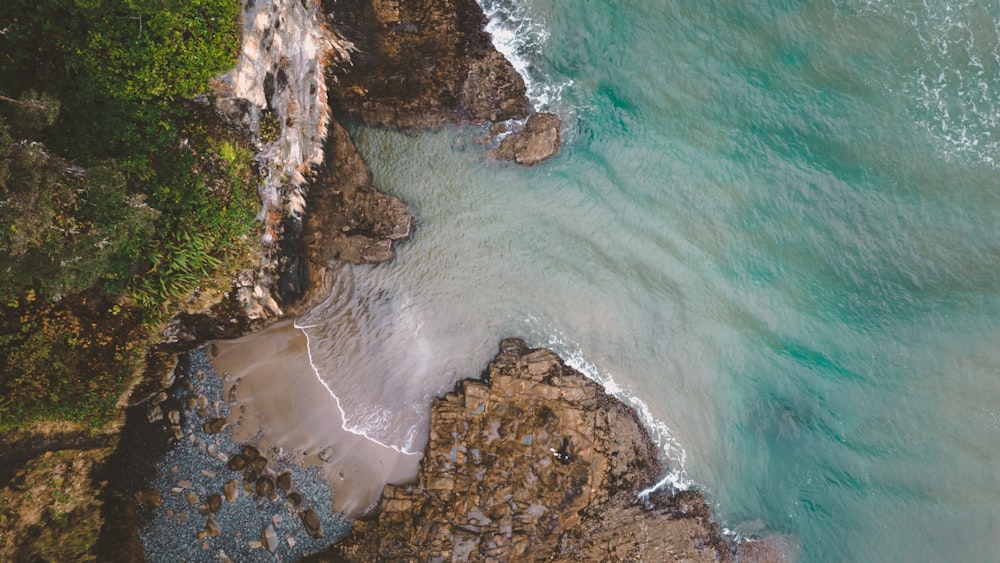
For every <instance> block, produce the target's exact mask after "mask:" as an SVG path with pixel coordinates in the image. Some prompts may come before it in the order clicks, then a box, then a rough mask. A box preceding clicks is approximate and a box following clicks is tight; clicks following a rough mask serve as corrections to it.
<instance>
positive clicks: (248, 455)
mask: <svg viewBox="0 0 1000 563" xmlns="http://www.w3.org/2000/svg"><path fill="white" fill-rule="evenodd" d="M240 455H242V456H243V457H244V458H245V459H257V458H258V457H260V450H258V449H257V448H255V447H253V446H251V445H249V444H248V445H246V446H243V449H242V450H241V451H240Z"/></svg>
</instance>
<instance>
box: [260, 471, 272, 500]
mask: <svg viewBox="0 0 1000 563" xmlns="http://www.w3.org/2000/svg"><path fill="white" fill-rule="evenodd" d="M273 492H274V481H273V480H272V479H271V478H270V477H268V476H267V475H265V476H263V477H261V478H259V479H257V494H258V495H260V496H262V497H269V496H271V493H273Z"/></svg>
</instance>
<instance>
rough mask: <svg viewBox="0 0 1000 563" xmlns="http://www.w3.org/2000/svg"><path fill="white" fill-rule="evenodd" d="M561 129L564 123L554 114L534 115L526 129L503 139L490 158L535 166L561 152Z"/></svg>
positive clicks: (526, 124)
mask: <svg viewBox="0 0 1000 563" xmlns="http://www.w3.org/2000/svg"><path fill="white" fill-rule="evenodd" d="M561 127H562V121H561V120H560V119H559V116H558V115H556V114H554V113H535V114H532V115H531V117H529V118H528V121H527V122H525V124H524V127H522V128H521V129H520V130H516V131H514V132H512V133H510V134H508V135H507V136H505V137H504V138H503V139H501V140H500V146H498V147H497V148H495V149H493V150H492V151H490V156H491V157H492V158H494V159H496V160H509V161H513V162H516V163H518V164H520V165H521V166H534V165H536V164H538V163H539V162H542V161H544V160H548V159H549V158H552V156H554V155H555V154H556V153H558V152H559V148H560V147H561V146H562V140H561V135H560V128H561Z"/></svg>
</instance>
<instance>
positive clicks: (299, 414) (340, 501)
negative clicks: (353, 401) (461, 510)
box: [212, 321, 422, 518]
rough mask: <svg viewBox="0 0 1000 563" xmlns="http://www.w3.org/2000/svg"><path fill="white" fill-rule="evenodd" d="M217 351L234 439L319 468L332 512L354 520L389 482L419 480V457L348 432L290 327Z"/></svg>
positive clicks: (304, 345)
mask: <svg viewBox="0 0 1000 563" xmlns="http://www.w3.org/2000/svg"><path fill="white" fill-rule="evenodd" d="M212 346H213V350H214V351H216V352H217V353H216V355H215V356H214V358H213V359H212V363H213V365H214V367H215V370H216V372H217V373H218V374H220V376H222V377H223V378H224V379H225V382H226V388H225V394H224V397H226V398H228V399H230V401H231V402H232V406H231V410H230V415H229V422H230V423H231V424H232V425H233V428H232V430H231V431H232V436H233V439H234V440H235V441H237V442H247V441H251V440H252V441H254V442H255V443H256V444H257V445H258V447H260V448H261V449H262V450H265V449H271V450H274V451H276V452H280V453H283V454H284V455H291V456H292V457H293V458H294V459H296V460H297V461H299V462H300V463H302V464H303V465H305V466H309V465H316V466H317V467H318V468H319V469H320V472H321V473H322V474H323V475H324V476H325V477H326V479H327V481H329V483H330V489H331V492H332V497H333V509H334V510H336V511H339V512H342V513H344V514H345V516H347V517H349V518H353V517H357V516H359V515H361V514H362V513H364V512H365V511H366V510H368V509H369V508H371V507H373V506H374V504H375V503H376V502H377V501H378V499H379V496H380V495H381V492H382V488H383V487H384V486H385V484H386V483H394V484H399V483H406V482H409V481H412V480H414V479H415V478H416V475H417V469H418V464H419V462H420V458H421V457H422V456H420V455H413V454H402V453H400V452H398V451H396V450H393V449H392V448H388V447H385V446H383V445H381V444H378V443H376V442H373V441H371V440H369V439H367V438H365V437H364V436H361V435H359V434H354V433H352V432H348V431H346V430H344V429H343V426H342V425H343V419H342V416H341V413H340V409H339V408H338V406H337V401H336V399H335V398H334V397H333V395H331V394H330V393H329V391H327V389H326V387H325V386H323V384H322V383H321V382H320V381H319V379H318V378H317V377H316V374H315V372H314V371H313V369H312V366H311V365H310V363H309V353H308V350H307V342H306V337H305V335H304V334H303V333H302V331H300V330H299V329H297V328H295V326H294V325H293V323H292V321H284V322H281V323H277V324H275V325H273V326H271V327H269V328H267V329H265V330H262V331H260V332H257V333H254V334H251V335H249V336H246V337H243V338H240V339H237V340H230V341H219V342H215V343H214V344H213V345H212ZM343 400H349V397H348V398H343ZM321 454H322V457H323V458H324V459H326V461H324V460H323V459H321Z"/></svg>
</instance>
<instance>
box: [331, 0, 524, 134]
mask: <svg viewBox="0 0 1000 563" xmlns="http://www.w3.org/2000/svg"><path fill="white" fill-rule="evenodd" d="M332 12H333V13H332V16H333V18H334V19H335V23H340V24H341V27H342V29H343V30H344V31H345V32H346V33H347V37H346V38H347V39H348V40H350V41H352V42H353V43H354V44H355V46H356V47H357V49H358V51H357V53H356V54H354V55H352V57H351V58H352V66H351V67H350V68H347V69H345V70H343V71H342V72H341V74H340V75H339V76H337V80H335V81H332V83H331V84H330V94H331V96H330V97H331V100H333V101H334V103H336V104H337V105H339V106H340V109H341V110H343V111H346V112H347V113H348V114H350V115H351V116H353V117H357V118H359V119H361V120H362V121H363V122H365V123H368V124H371V125H382V126H392V127H398V128H402V129H407V128H415V127H438V126H441V125H443V124H444V123H447V122H453V123H457V122H460V121H471V122H474V123H482V122H486V121H504V120H507V119H512V118H513V119H518V118H522V117H525V116H526V115H527V113H528V110H529V108H530V104H529V103H528V99H527V97H526V96H525V87H524V80H523V79H522V78H521V76H520V75H518V73H517V72H516V71H515V70H514V67H512V66H511V65H510V63H509V62H507V60H505V59H504V58H503V56H502V55H500V54H499V53H498V52H497V51H496V49H495V48H494V47H493V45H492V42H491V39H490V35H489V34H488V33H486V32H485V31H484V30H483V27H484V25H485V24H486V18H485V16H484V15H483V12H482V9H481V8H480V7H479V5H478V4H476V2H475V1H474V0H409V1H407V2H385V1H371V2H365V1H362V2H348V3H340V4H337V7H336V9H334V10H332ZM358 23H361V25H357V24H358Z"/></svg>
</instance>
